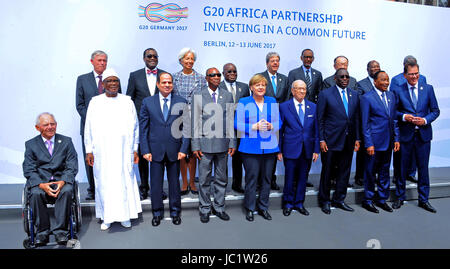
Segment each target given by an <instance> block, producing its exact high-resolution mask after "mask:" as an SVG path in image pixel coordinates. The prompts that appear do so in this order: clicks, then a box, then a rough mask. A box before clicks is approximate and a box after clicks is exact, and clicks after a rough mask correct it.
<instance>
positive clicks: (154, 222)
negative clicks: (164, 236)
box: [152, 216, 162, 227]
mask: <svg viewBox="0 0 450 269" xmlns="http://www.w3.org/2000/svg"><path fill="white" fill-rule="evenodd" d="M161 220H162V217H161V216H154V217H153V219H152V226H155V227H156V226H158V225H159V224H160V223H161Z"/></svg>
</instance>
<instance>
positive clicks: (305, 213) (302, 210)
mask: <svg viewBox="0 0 450 269" xmlns="http://www.w3.org/2000/svg"><path fill="white" fill-rule="evenodd" d="M294 209H295V210H297V211H298V213H300V214H302V215H305V216H309V212H308V210H306V208H304V207H294Z"/></svg>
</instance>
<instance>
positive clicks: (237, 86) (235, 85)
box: [219, 63, 250, 193]
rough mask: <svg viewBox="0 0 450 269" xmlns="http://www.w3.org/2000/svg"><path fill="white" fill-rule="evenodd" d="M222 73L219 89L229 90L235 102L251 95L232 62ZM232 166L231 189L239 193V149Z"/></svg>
mask: <svg viewBox="0 0 450 269" xmlns="http://www.w3.org/2000/svg"><path fill="white" fill-rule="evenodd" d="M222 74H223V76H224V78H225V79H224V80H223V81H222V82H220V84H219V89H223V90H226V91H229V92H231V93H232V95H233V101H234V103H235V104H237V103H238V102H239V99H241V98H242V97H246V96H250V90H249V88H248V85H247V84H245V83H243V82H239V81H236V80H237V69H236V66H235V65H234V64H232V63H227V64H225V65H224V66H223V71H222ZM239 141H240V139H239V138H237V140H236V148H238V147H239ZM232 158H233V159H232V168H233V182H232V184H231V189H233V190H234V191H235V192H238V193H244V189H243V188H242V157H241V154H240V153H239V151H237V150H236V151H235V152H234V154H233V157H232Z"/></svg>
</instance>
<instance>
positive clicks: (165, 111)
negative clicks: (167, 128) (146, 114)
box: [163, 98, 169, 121]
mask: <svg viewBox="0 0 450 269" xmlns="http://www.w3.org/2000/svg"><path fill="white" fill-rule="evenodd" d="M167 101H169V99H167V98H164V105H163V116H164V121H167V117H169V106H167Z"/></svg>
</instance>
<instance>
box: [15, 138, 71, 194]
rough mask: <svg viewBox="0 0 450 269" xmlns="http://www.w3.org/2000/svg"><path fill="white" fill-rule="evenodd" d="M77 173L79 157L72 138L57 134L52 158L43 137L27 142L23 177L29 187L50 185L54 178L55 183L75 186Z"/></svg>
mask: <svg viewBox="0 0 450 269" xmlns="http://www.w3.org/2000/svg"><path fill="white" fill-rule="evenodd" d="M77 173H78V157H77V152H76V151H75V148H74V146H73V143H72V139H71V138H70V137H67V136H63V135H60V134H56V135H55V144H54V145H53V154H52V155H51V156H50V153H49V152H48V149H47V147H46V146H45V144H44V141H43V140H42V136H41V135H38V136H36V137H34V138H32V139H30V140H28V141H27V142H25V160H24V161H23V175H24V176H25V178H26V179H27V183H26V186H27V187H29V188H32V187H35V186H38V185H39V184H41V183H48V182H49V181H50V178H51V177H52V176H53V179H54V180H55V181H59V180H62V181H65V182H66V183H70V184H73V181H74V180H75V176H76V175H77Z"/></svg>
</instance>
